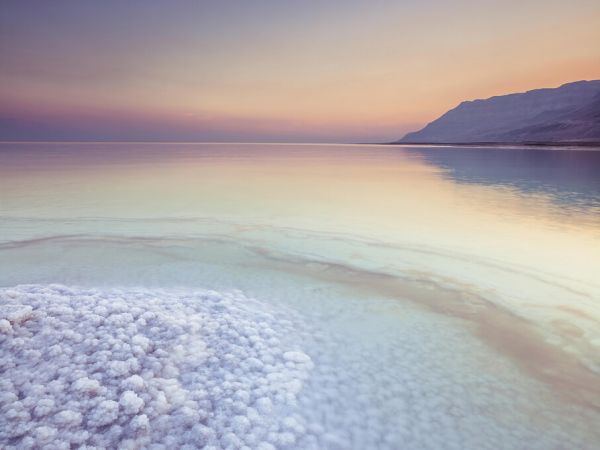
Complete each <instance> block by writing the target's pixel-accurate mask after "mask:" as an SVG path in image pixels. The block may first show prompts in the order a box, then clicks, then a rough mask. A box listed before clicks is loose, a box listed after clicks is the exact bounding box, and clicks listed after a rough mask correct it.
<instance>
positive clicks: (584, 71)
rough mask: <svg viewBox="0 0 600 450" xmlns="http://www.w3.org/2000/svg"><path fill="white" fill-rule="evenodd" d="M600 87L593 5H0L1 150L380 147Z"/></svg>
mask: <svg viewBox="0 0 600 450" xmlns="http://www.w3.org/2000/svg"><path fill="white" fill-rule="evenodd" d="M597 78H600V2H599V1H598V0H570V1H565V0H503V1H490V0H478V1H471V0H454V1H449V0H447V1H444V0H438V1H433V0H404V1H400V0H396V1H385V0H371V1H366V0H365V1H358V0H345V1H342V0H329V1H312V0H303V1H294V0H288V1H283V0H254V1H250V0H246V1H228V0H221V1H191V0H190V1H159V0H155V1H148V0H130V1H122V0H103V1H92V0H89V1H88V0H73V1H67V0H55V1H47V0H45V1H44V0H42V1H31V0H3V1H2V2H1V3H0V139H1V140H163V141H278V142H287V141H300V142H331V141H340V142H355V141H361V142H365V141H371V142H373V141H386V140H393V139H397V138H399V137H401V136H402V135H403V134H404V133H405V132H406V131H410V130H413V129H416V128H420V127H421V126H422V125H424V124H425V123H427V122H428V121H431V120H433V119H435V118H436V117H437V116H439V115H440V114H442V113H443V112H445V111H446V110H447V109H449V108H451V107H453V106H455V105H456V104H458V103H459V102H461V101H463V100H467V99H474V98H485V97H489V96H492V95H498V94H505V93H510V92H517V91H524V90H528V89H533V88H538V87H554V86H558V85H560V84H562V83H565V82H570V81H575V80H581V79H597Z"/></svg>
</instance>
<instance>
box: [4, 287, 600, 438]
mask: <svg viewBox="0 0 600 450" xmlns="http://www.w3.org/2000/svg"><path fill="white" fill-rule="evenodd" d="M321 289H322V288H321ZM318 292H319V291H318V290H317V291H314V292H312V296H313V298H314V297H315V296H319V294H318ZM303 295H306V292H304V294H303ZM320 295H321V297H322V298H321V302H319V303H317V302H315V303H313V304H312V307H313V308H311V309H312V312H311V313H310V314H300V313H297V312H293V310H291V309H289V308H285V307H282V306H281V305H279V306H277V305H274V304H273V303H272V302H268V303H266V302H262V301H259V300H255V299H251V298H248V297H247V296H245V295H244V294H242V293H241V292H239V291H233V292H225V293H219V292H215V291H198V290H195V291H190V290H181V289H179V290H164V289H141V288H137V289H136V288H124V289H107V288H105V289H89V288H72V287H64V286H60V285H45V286H43V285H29V286H18V287H15V288H8V289H2V290H1V291H0V315H1V316H2V318H1V319H0V331H1V333H0V339H1V341H2V345H0V361H2V369H3V372H4V373H5V374H6V375H7V376H5V377H4V378H3V379H2V381H1V383H2V397H1V403H0V408H1V411H2V414H1V415H0V430H2V431H1V432H0V442H1V443H2V445H3V448H13V447H14V448H40V447H44V446H45V447H47V448H70V446H71V445H88V446H97V447H98V446H99V447H111V448H114V447H119V448H139V447H149V448H157V449H158V448H173V447H177V448H198V447H202V446H206V448H257V449H273V448H301V449H305V448H306V449H310V448H314V449H317V448H338V449H346V448H357V449H358V448H381V449H393V448H398V446H399V445H402V446H403V447H404V448H441V447H443V448H457V449H458V448H490V449H498V448H528V449H535V448H539V449H545V448H592V446H593V443H594V439H595V438H597V437H598V436H597V434H596V433H597V432H596V430H595V429H594V428H593V422H594V419H595V418H597V417H595V416H594V415H593V414H590V412H589V411H587V412H586V410H585V408H581V407H578V406H574V405H571V406H568V405H567V406H564V405H561V404H560V403H559V402H556V401H555V400H554V399H553V398H552V396H551V395H549V392H547V391H546V390H545V389H544V388H543V387H541V386H539V385H536V384H534V383H533V384H532V383H531V382H527V381H525V380H522V379H520V377H519V376H518V373H516V372H515V370H514V368H511V366H510V364H506V363H503V362H502V361H501V360H498V361H496V362H494V364H493V367H486V365H487V364H489V361H488V362H486V361H487V358H489V356H486V354H487V350H486V349H485V348H484V347H480V346H478V345H473V343H472V342H471V343H469V341H468V339H465V335H464V333H463V332H461V331H459V330H458V329H453V328H452V326H448V325H449V324H448V323H446V324H445V325H446V326H445V327H444V330H445V331H439V330H436V328H438V327H439V325H441V324H443V321H442V322H440V321H436V320H433V321H432V320H431V317H429V316H427V315H420V314H418V313H417V312H416V311H411V310H402V309H400V310H398V309H397V308H396V307H397V304H395V303H394V302H392V303H390V302H387V301H376V300H372V301H371V303H370V304H365V299H364V298H363V299H360V298H352V297H351V296H350V297H348V298H347V302H346V304H345V305H344V306H343V308H341V307H340V303H339V299H337V298H332V297H331V295H332V292H331V291H330V292H329V295H330V297H329V298H328V297H327V296H323V294H322V293H321V294H320ZM336 295H339V293H338V294H336ZM318 304H320V305H321V306H320V307H318V308H316V309H315V308H314V306H316V305H318ZM369 309H370V310H371V314H370V316H369V315H367V314H366V312H367V311H368V310H369ZM369 317H370V318H369ZM442 342H443V343H442ZM454 352H456V354H453V353H454Z"/></svg>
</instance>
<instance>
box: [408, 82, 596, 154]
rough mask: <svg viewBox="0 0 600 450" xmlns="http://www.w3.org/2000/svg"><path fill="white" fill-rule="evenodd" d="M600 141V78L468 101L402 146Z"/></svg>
mask: <svg viewBox="0 0 600 450" xmlns="http://www.w3.org/2000/svg"><path fill="white" fill-rule="evenodd" d="M527 141H536V142H560V141H569V142H590V141H600V80H594V81H577V82H575V83H568V84H564V85H562V86H560V87H558V88H555V89H536V90H533V91H528V92H524V93H519V94H509V95H502V96H498V97H491V98H488V99H486V100H474V101H467V102H463V103H461V104H460V105H458V106H457V107H456V108H454V109H451V110H450V111H448V112H447V113H445V114H444V115H442V116H441V117H440V118H438V119H436V120H434V121H433V122H431V123H430V124H428V125H427V126H426V127H425V128H423V129H422V130H419V131H415V132H412V133H408V134H407V135H406V136H404V137H403V138H402V139H401V140H400V141H398V142H411V143H419V142H423V143H436V142H437V143H459V142H460V143H468V142H527Z"/></svg>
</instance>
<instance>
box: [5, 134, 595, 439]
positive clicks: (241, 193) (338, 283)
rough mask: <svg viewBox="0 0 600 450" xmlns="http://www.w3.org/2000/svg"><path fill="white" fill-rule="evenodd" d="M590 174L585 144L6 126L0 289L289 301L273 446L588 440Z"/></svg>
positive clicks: (591, 410) (591, 415)
mask: <svg viewBox="0 0 600 450" xmlns="http://www.w3.org/2000/svg"><path fill="white" fill-rule="evenodd" d="M599 173H600V151H596V150H593V149H592V150H589V149H587V150H576V149H544V150H540V149H522V148H501V149H499V148H493V149H491V148H447V147H398V146H362V145H361V146H358V145H283V144H282V145H278V144H277V145H276V144H271V145H265V144H245V145H241V144H76V143H70V144H58V143H52V144H33V143H31V144H0V192H1V194H0V195H1V196H0V202H1V203H0V207H1V211H0V216H1V217H0V219H1V222H0V265H1V266H2V271H1V272H0V287H12V286H16V285H20V284H31V283H34V284H38V285H47V284H51V283H61V284H65V285H69V286H79V287H80V288H74V289H75V291H74V292H76V293H77V292H79V291H77V289H81V288H85V287H90V288H94V289H97V290H98V292H99V294H98V295H99V296H100V297H101V298H112V297H111V295H112V294H109V293H108V292H109V290H110V289H111V288H113V287H115V286H117V287H121V288H123V289H139V288H143V289H155V290H156V289H159V288H162V289H184V290H194V289H214V290H216V291H219V292H226V291H229V290H231V289H240V290H242V291H243V292H244V293H245V294H246V295H249V296H252V297H254V298H256V299H257V300H258V301H259V303H262V304H264V305H265V307H267V306H268V308H271V307H274V308H280V309H281V310H282V311H288V312H289V314H291V315H293V316H294V317H296V315H297V316H298V319H297V320H299V321H300V322H299V323H301V324H303V325H298V337H297V341H298V342H301V343H302V345H301V346H302V349H301V350H302V351H303V352H304V353H306V354H307V355H308V356H309V357H310V358H312V361H313V362H314V368H313V369H312V370H311V372H310V374H309V375H308V376H307V377H305V378H302V383H303V387H302V389H301V390H300V391H299V393H298V397H297V399H296V401H295V403H293V404H286V405H284V406H285V408H284V409H285V414H286V415H291V416H294V417H295V419H294V420H296V422H300V423H301V424H302V426H298V427H296V428H295V431H293V432H291V431H289V430H288V431H285V430H283V429H278V431H276V432H275V431H272V433H275V434H273V435H269V434H265V436H266V437H264V439H265V440H266V442H270V443H271V444H273V445H275V446H276V447H282V448H284V447H286V446H293V447H300V448H313V447H316V448H397V447H398V446H399V445H403V446H404V447H405V448H441V447H444V448H452V447H456V448H593V447H594V445H595V444H597V442H598V439H600V435H599V434H598V431H597V430H596V427H595V426H594V423H597V421H598V420H600V413H599V412H598V411H599V408H600V400H599V399H600V388H599V387H598V386H600V281H599V279H598V267H600V177H598V174H599ZM27 289H30V288H25V290H26V292H27ZM128 292H129V291H128ZM133 292H134V294H131V293H130V294H127V295H133V296H135V295H136V294H135V292H136V291H133ZM156 292H159V291H156ZM7 295H8V294H7ZM19 295H21V294H19ZM23 295H24V297H22V298H23V301H26V299H27V295H29V294H23ZM69 295H71V294H69ZM73 295H75V297H77V294H73ZM127 295H125V297H127ZM168 295H169V296H171V295H174V294H168ZM19 298H21V297H19ZM169 298H171V297H169ZM132 301H133V300H132ZM136 301H137V300H136ZM294 320H296V319H294ZM311 336H312V337H311ZM294 345H300V344H294ZM219 398H220V397H219ZM284 406H282V408H283V407H284ZM282 414H283V413H282ZM274 423H275V422H274ZM317 425H319V426H317ZM222 426H223V427H225V429H227V430H228V428H227V427H228V426H229V425H227V424H225V423H224V425H222ZM273 426H275V427H282V426H283V425H281V424H276V425H273ZM315 427H316V428H315ZM319 427H320V428H319ZM219 432H222V433H223V436H225V435H228V432H226V431H223V430H220V431H217V434H218V433H219ZM288 432H290V433H292V434H293V442H291V441H290V439H291V437H290V435H289V434H288V435H285V433H288ZM277 433H280V434H277ZM234 434H235V433H234ZM242 434H243V433H242ZM254 434H256V433H254ZM254 434H252V436H254ZM244 436H246V435H244ZM244 436H242V437H244ZM269 436H270V437H269ZM254 438H255V436H254V437H253V438H252V439H254ZM223 439H224V440H223V441H220V440H218V439H217V441H216V442H217V445H221V446H225V443H224V442H225V441H227V439H230V440H231V439H233V438H231V436H229V437H228V438H225V437H223ZM240 439H242V438H240ZM244 439H251V438H249V437H246V438H244ZM244 439H242V441H243V442H245V443H246V444H247V445H250V447H252V445H251V442H250V441H248V440H244ZM227 442H229V444H231V442H230V441H227ZM232 445H233V444H232ZM240 445H241V444H240ZM265 448H267V447H265Z"/></svg>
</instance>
